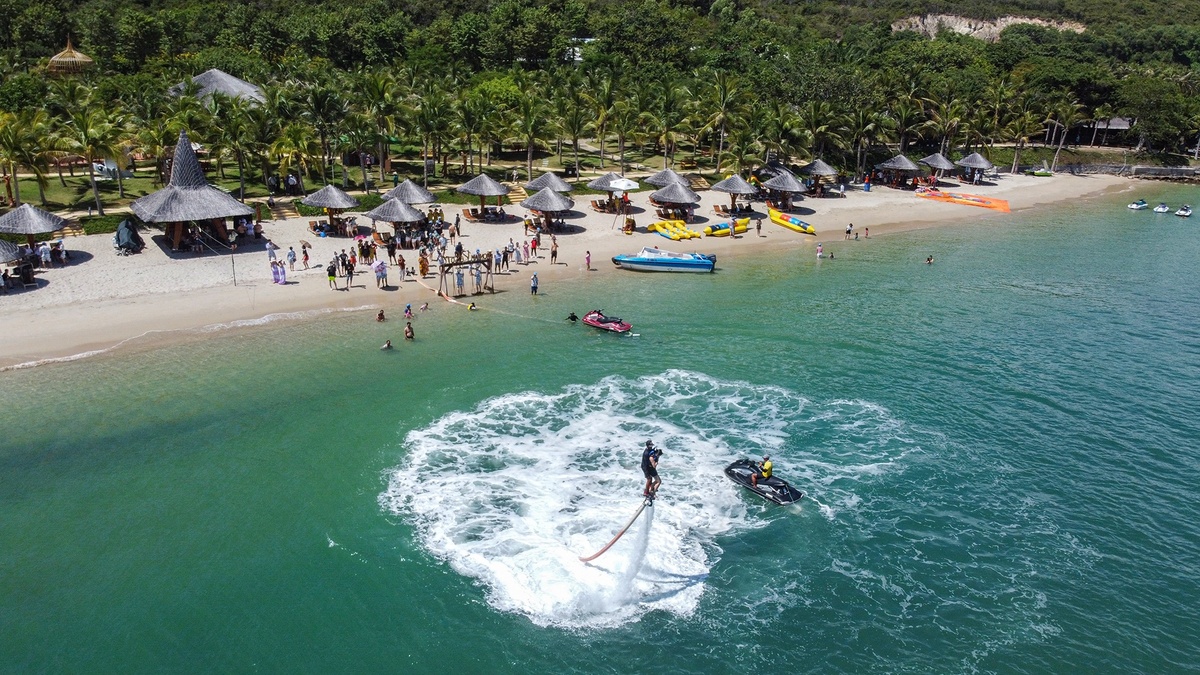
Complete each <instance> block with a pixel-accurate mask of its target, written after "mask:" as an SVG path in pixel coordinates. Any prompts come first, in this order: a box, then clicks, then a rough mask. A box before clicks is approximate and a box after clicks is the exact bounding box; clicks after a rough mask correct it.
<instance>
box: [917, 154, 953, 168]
mask: <svg viewBox="0 0 1200 675" xmlns="http://www.w3.org/2000/svg"><path fill="white" fill-rule="evenodd" d="M919 163H921V164H924V165H925V166H927V167H929V168H931V169H939V170H941V171H953V170H954V162H951V161H950V160H948V159H946V156H945V155H943V154H942V153H940V152H935V153H933V154H932V155H930V156H928V157H922V158H921V159H920V160H919Z"/></svg>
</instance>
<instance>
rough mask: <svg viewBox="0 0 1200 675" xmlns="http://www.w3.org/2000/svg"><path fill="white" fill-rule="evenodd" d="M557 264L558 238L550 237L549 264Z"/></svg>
mask: <svg viewBox="0 0 1200 675" xmlns="http://www.w3.org/2000/svg"><path fill="white" fill-rule="evenodd" d="M557 262H558V237H556V236H554V235H550V264H551V265H553V264H555V263H557Z"/></svg>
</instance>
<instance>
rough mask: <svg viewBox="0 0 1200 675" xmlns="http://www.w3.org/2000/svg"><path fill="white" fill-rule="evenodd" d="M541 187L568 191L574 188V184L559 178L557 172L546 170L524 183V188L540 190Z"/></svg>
mask: <svg viewBox="0 0 1200 675" xmlns="http://www.w3.org/2000/svg"><path fill="white" fill-rule="evenodd" d="M542 188H550V189H551V190H554V191H555V192H570V191H571V190H574V189H575V188H574V186H572V185H571V184H570V183H568V182H567V181H565V180H563V179H561V178H559V177H558V174H556V173H554V172H553V171H547V172H546V173H544V174H542V175H540V176H538V177H537V178H534V179H533V180H531V181H529V182H528V183H526V184H525V189H526V190H541V189H542ZM539 210H540V209H539Z"/></svg>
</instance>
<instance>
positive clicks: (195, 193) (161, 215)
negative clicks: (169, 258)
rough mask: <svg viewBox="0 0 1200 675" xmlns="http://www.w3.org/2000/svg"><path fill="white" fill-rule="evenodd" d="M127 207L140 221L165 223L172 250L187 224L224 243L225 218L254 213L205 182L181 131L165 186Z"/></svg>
mask: <svg viewBox="0 0 1200 675" xmlns="http://www.w3.org/2000/svg"><path fill="white" fill-rule="evenodd" d="M129 206H130V208H131V209H133V212H134V214H136V215H137V217H138V218H141V219H142V221H143V222H146V223H161V224H163V225H164V226H165V229H166V233H167V240H168V241H169V242H171V249H172V250H178V249H179V242H180V240H181V239H182V238H183V232H184V229H185V226H186V224H187V223H191V222H194V223H196V225H197V226H198V227H200V228H201V230H202V231H203V230H207V231H208V233H209V234H211V235H212V236H213V237H214V238H215V239H217V240H218V241H220V242H222V243H225V244H228V243H229V229H228V228H227V227H226V225H225V219H226V218H236V217H239V216H246V217H249V216H252V215H254V209H252V208H250V207H249V206H246V205H245V204H243V203H241V202H239V201H238V200H236V199H234V198H233V197H231V196H229V194H227V193H225V192H222V191H221V190H218V189H217V188H215V187H213V186H211V185H209V184H208V181H207V180H205V178H204V171H203V170H202V169H201V168H200V161H199V160H198V159H196V153H195V151H193V150H192V143H191V141H189V140H188V137H187V133H185V132H183V131H180V132H179V142H178V143H176V144H175V156H174V160H173V161H172V163H171V179H170V181H168V182H167V186H166V187H165V188H163V189H161V190H159V191H158V192H152V193H150V194H148V195H146V196H145V197H141V198H138V199H135V200H134V201H133V203H132V204H130V205H129Z"/></svg>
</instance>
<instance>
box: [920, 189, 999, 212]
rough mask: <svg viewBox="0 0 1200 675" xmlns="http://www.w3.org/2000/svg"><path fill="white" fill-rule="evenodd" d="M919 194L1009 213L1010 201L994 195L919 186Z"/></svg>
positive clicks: (928, 197) (929, 197)
mask: <svg viewBox="0 0 1200 675" xmlns="http://www.w3.org/2000/svg"><path fill="white" fill-rule="evenodd" d="M917 196H918V197H924V198H925V199H933V200H936V201H939V202H950V203H953V204H965V205H967V206H981V207H983V208H985V209H993V210H996V211H1003V212H1004V213H1009V208H1008V201H1007V200H1004V199H993V198H992V197H981V196H979V195H968V194H964V193H962V192H942V191H941V190H938V189H937V188H917Z"/></svg>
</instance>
